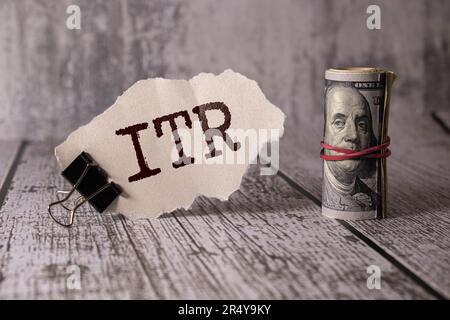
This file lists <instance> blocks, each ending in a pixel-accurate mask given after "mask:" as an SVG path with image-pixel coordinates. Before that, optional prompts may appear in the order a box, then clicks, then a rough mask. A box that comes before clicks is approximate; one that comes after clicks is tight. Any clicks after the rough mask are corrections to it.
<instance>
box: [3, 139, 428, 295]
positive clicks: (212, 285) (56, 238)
mask: <svg viewBox="0 0 450 320" xmlns="http://www.w3.org/2000/svg"><path fill="white" fill-rule="evenodd" d="M257 173H258V172H257V171H255V169H253V170H252V172H250V173H249V175H248V176H247V177H246V178H245V179H244V182H243V186H242V189H241V191H239V192H236V193H235V194H233V195H232V197H231V199H230V201H228V202H220V201H216V200H211V199H205V198H200V199H199V200H198V201H197V202H196V203H195V204H194V206H193V208H192V209H191V210H189V211H186V210H178V211H176V212H174V213H171V214H165V215H163V216H162V217H161V218H159V219H154V220H145V219H144V220H137V221H131V220H127V219H124V218H123V217H121V216H117V215H112V214H108V213H106V214H102V215H99V214H96V213H94V212H92V211H91V210H89V208H84V209H83V210H82V211H81V212H80V214H79V216H78V217H77V220H76V222H75V223H76V224H75V226H74V227H73V228H72V229H64V228H61V227H59V226H58V225H56V224H55V223H53V222H52V221H51V220H50V218H49V217H48V216H47V214H46V205H47V203H48V201H49V199H50V197H51V196H52V194H53V192H54V191H55V190H56V188H57V186H62V185H63V179H62V177H61V176H60V175H59V174H58V170H57V167H56V163H55V161H54V159H53V152H52V149H51V147H50V146H49V145H48V144H31V145H29V146H27V148H26V150H25V152H24V155H23V158H22V160H21V162H20V164H19V167H18V170H17V174H16V176H15V178H14V181H13V182H12V185H11V187H12V189H11V191H10V192H9V193H8V195H7V201H6V204H5V206H4V207H3V208H2V209H1V211H0V243H1V244H2V245H1V246H0V272H1V277H0V279H1V280H0V298H175V299H177V298H205V299H211V298H223V299H225V298H226V299H232V298H234V299H240V298H259V299H264V298H276V299H282V298H283V299H291V298H340V299H347V298H368V299H375V298H389V299H390V298H432V297H431V296H430V295H428V294H427V293H426V292H425V291H424V290H423V289H422V288H420V287H418V286H417V285H416V284H415V283H413V282H412V281H411V280H410V279H409V278H408V277H406V276H405V275H404V274H403V273H401V272H399V270H398V269H397V268H396V267H395V266H393V265H392V264H391V263H389V262H388V261H386V260H385V259H384V258H383V257H382V256H380V255H379V254H377V253H376V252H374V251H373V250H372V249H371V248H369V247H368V246H367V245H366V244H365V243H363V242H361V241H359V240H358V239H357V238H355V237H354V236H353V235H352V234H351V233H350V232H349V231H348V230H347V229H345V228H344V227H342V226H341V225H340V224H339V223H337V222H336V221H333V220H327V219H323V218H322V217H320V213H319V210H318V208H317V206H315V205H314V204H313V203H312V202H311V201H310V200H309V199H307V198H305V197H304V196H303V195H301V194H300V193H298V192H297V191H295V190H294V189H293V188H291V187H289V186H288V185H287V184H286V183H285V182H284V181H283V180H282V179H280V178H279V177H276V176H272V177H268V176H259V175H258V174H257ZM69 265H75V266H78V267H80V268H81V275H82V277H81V290H69V289H68V287H67V285H66V283H67V280H68V277H69V274H68V270H67V266H69ZM369 265H378V266H380V268H381V269H382V270H383V277H382V289H381V290H369V289H368V288H367V286H366V280H367V276H368V274H367V273H366V268H367V267H368V266H369Z"/></svg>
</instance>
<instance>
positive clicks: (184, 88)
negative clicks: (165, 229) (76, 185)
mask: <svg viewBox="0 0 450 320" xmlns="http://www.w3.org/2000/svg"><path fill="white" fill-rule="evenodd" d="M284 120H285V115H284V114H283V112H282V111H281V110H280V109H278V108H277V107H276V106H274V105H273V104H271V103H270V102H269V101H268V100H267V99H266V97H265V96H264V94H263V93H262V91H261V89H260V88H259V86H258V84H257V83H256V82H255V81H253V80H250V79H248V78H246V77H245V76H243V75H241V74H239V73H236V72H233V71H231V70H226V71H224V72H223V73H221V74H220V75H217V76H216V75H214V74H210V73H201V74H199V75H197V76H195V77H193V78H192V79H190V80H189V81H186V80H168V79H162V78H156V79H147V80H141V81H138V82H136V83H135V84H134V85H133V86H131V87H130V88H129V89H128V90H126V91H125V93H123V94H122V95H121V96H120V97H119V98H118V99H117V100H116V102H115V103H114V105H112V106H111V107H110V108H109V109H107V110H106V111H105V112H104V113H102V114H100V115H99V116H97V117H95V118H94V119H93V120H92V121H91V122H90V123H89V124H87V125H85V126H83V127H80V128H78V129H77V130H75V131H74V132H73V133H71V134H70V135H69V137H68V138H67V140H66V141H65V142H63V143H62V144H61V145H59V146H57V147H56V149H55V154H56V158H57V160H58V163H59V165H60V166H61V168H62V169H64V168H66V167H67V166H68V165H69V164H70V163H71V162H72V160H73V159H75V157H76V156H77V155H78V154H80V152H82V151H85V152H87V153H88V154H89V155H90V156H91V157H92V158H93V159H94V160H95V161H96V162H97V163H98V165H99V166H100V167H102V168H103V169H104V170H105V171H106V173H107V174H108V177H109V179H111V180H112V181H114V182H115V183H117V184H119V185H120V187H121V188H122V190H123V193H122V195H121V196H120V197H118V198H117V199H116V200H115V201H114V202H113V203H112V204H111V206H110V207H109V208H108V211H113V212H117V213H121V214H123V215H125V216H126V217H129V218H146V217H157V216H159V215H160V214H162V213H164V212H170V211H173V210H175V209H177V208H185V209H188V208H189V207H190V206H191V205H192V203H193V201H194V200H195V198H196V197H197V196H199V195H205V196H208V197H215V198H219V199H222V200H227V199H228V197H229V196H230V195H231V194H232V193H233V192H234V191H236V190H238V189H239V186H240V184H241V180H242V176H243V175H244V173H245V172H246V170H247V167H248V165H249V164H250V163H255V159H256V158H257V154H258V152H262V150H264V149H265V148H266V143H267V142H271V141H272V142H273V143H272V144H276V142H277V141H278V140H279V139H280V137H281V136H282V135H283V129H284V128H283V124H284ZM266 151H267V150H266ZM276 151H278V149H277V150H276ZM269 153H270V152H269ZM272 153H274V152H273V150H272ZM271 156H274V155H271Z"/></svg>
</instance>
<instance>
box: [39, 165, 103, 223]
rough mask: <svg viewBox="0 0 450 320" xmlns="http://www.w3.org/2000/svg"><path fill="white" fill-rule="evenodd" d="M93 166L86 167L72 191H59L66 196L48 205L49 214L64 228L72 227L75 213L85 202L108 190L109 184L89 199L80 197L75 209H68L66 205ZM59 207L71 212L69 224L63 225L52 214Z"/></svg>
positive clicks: (76, 201)
mask: <svg viewBox="0 0 450 320" xmlns="http://www.w3.org/2000/svg"><path fill="white" fill-rule="evenodd" d="M92 166H93V164H91V163H88V164H87V165H86V168H85V169H84V170H83V173H82V174H81V176H80V177H79V178H78V180H77V182H76V183H75V184H74V186H73V187H72V189H71V190H70V191H62V190H58V191H57V193H65V194H66V196H65V197H64V198H62V199H60V200H58V201H54V202H52V203H50V204H49V205H48V208H47V210H48V214H49V215H50V217H51V218H52V219H53V221H55V222H56V223H57V224H59V225H61V226H63V227H71V226H72V224H73V221H74V217H75V212H76V211H77V210H78V208H79V207H81V206H82V205H83V204H84V203H85V202H87V201H89V200H90V199H92V198H93V197H95V196H96V195H98V194H99V193H100V192H102V191H103V190H105V189H106V188H108V186H109V184H105V185H104V186H103V187H101V188H100V189H98V190H97V191H96V192H94V193H93V194H92V195H90V196H89V197H87V198H84V197H82V196H81V197H78V198H77V200H75V206H74V207H73V209H70V208H68V207H67V206H66V205H64V203H65V202H66V201H67V200H69V198H70V197H71V196H72V194H73V192H74V191H75V190H76V189H77V187H78V186H79V185H80V183H81V182H82V181H83V178H84V177H85V176H86V173H87V172H88V170H89V168H90V167H92ZM56 205H59V206H61V207H62V208H63V209H64V210H66V211H69V222H68V223H62V222H61V221H59V220H58V219H56V218H55V216H54V215H53V213H52V207H53V206H56Z"/></svg>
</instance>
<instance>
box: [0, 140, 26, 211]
mask: <svg viewBox="0 0 450 320" xmlns="http://www.w3.org/2000/svg"><path fill="white" fill-rule="evenodd" d="M20 145H21V143H20V142H19V141H0V150H1V151H0V207H1V206H2V203H3V199H4V197H5V195H6V193H7V191H8V190H7V188H8V186H7V185H6V186H4V183H5V180H6V179H7V177H8V174H9V171H10V168H11V166H12V164H13V162H14V159H15V158H16V156H17V153H18V152H19V148H20Z"/></svg>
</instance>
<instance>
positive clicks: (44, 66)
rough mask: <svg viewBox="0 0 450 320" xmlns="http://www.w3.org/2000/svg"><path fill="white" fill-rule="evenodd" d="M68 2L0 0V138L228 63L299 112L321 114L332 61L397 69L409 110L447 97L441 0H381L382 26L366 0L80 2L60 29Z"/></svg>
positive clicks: (31, 133) (48, 133)
mask: <svg viewBox="0 0 450 320" xmlns="http://www.w3.org/2000/svg"><path fill="white" fill-rule="evenodd" d="M72 4H74V1H72V0H64V1H52V0H41V1H14V0H2V1H0V21H2V28H1V29H0V70H2V73H1V74H0V87H2V88H5V90H2V92H0V103H2V108H0V123H1V126H0V134H1V135H2V136H3V137H4V138H17V137H18V138H23V137H26V138H28V139H32V140H34V139H41V140H44V139H47V138H58V139H63V138H64V137H66V136H67V135H68V134H69V133H70V132H71V131H73V130H74V129H76V128H77V127H79V126H80V125H82V124H85V123H86V122H88V121H89V120H90V119H91V118H92V117H93V116H95V115H97V114H99V113H101V112H102V111H104V110H105V108H107V107H108V106H110V105H111V104H112V103H113V102H114V101H115V99H116V97H117V96H119V95H120V94H122V92H123V90H125V89H126V88H128V87H129V86H130V85H131V84H132V83H134V82H135V81H137V80H140V79H145V78H147V77H170V78H177V79H180V78H190V77H191V76H193V75H195V74H197V73H199V72H215V73H218V72H222V71H223V70H224V69H227V68H232V69H235V70H236V71H239V72H241V73H243V74H245V75H246V76H248V77H250V78H252V79H255V80H256V81H258V83H259V84H260V85H261V88H262V89H263V91H264V93H265V94H266V96H267V97H268V98H269V99H270V100H271V101H272V102H273V103H274V104H275V105H278V106H281V107H282V108H283V110H284V111H285V113H286V114H288V115H289V116H290V117H292V118H296V119H299V118H302V117H303V116H304V114H305V113H307V114H308V116H309V117H314V118H315V119H320V117H321V110H318V109H319V108H317V106H320V105H322V102H321V95H320V93H321V92H322V90H323V71H324V70H325V69H326V68H329V67H339V66H347V65H380V66H385V67H386V68H391V69H393V70H395V71H396V72H398V73H399V75H401V78H402V81H401V82H399V83H398V84H397V86H398V88H399V93H398V99H401V100H402V101H404V102H405V104H407V103H409V108H410V109H412V110H414V111H418V110H430V109H435V108H436V107H438V106H442V105H445V104H446V103H447V101H448V92H449V90H448V89H447V88H448V83H449V81H448V77H447V74H446V73H445V72H443V70H447V69H448V50H449V49H448V48H450V46H449V45H448V34H449V32H448V23H447V17H448V16H449V11H450V9H449V8H450V7H449V5H448V0H434V1H432V2H426V1H423V0H396V1H389V0H378V1H377V4H378V5H380V7H381V10H382V28H381V29H380V30H368V29H367V28H366V19H367V17H368V15H367V13H366V9H367V7H368V6H369V5H371V4H373V1H371V0H364V1H362V0H360V1H353V0H341V1H329V0H302V1H292V0H282V1H280V0H279V1H271V0H246V1H220V0H215V1H207V2H205V1H203V0H191V1H184V0H173V1H161V0H157V1H148V0H134V1H126V0H122V1H120V0H107V1H106V0H97V1H90V0H77V1H76V4H77V5H79V6H80V8H81V30H68V29H67V28H66V27H65V23H66V19H67V18H68V16H69V15H68V14H66V8H67V6H68V5H72ZM237 34H238V35H239V36H237ZM399 35H401V36H399ZM380 48H382V49H380ZM424 96H425V97H426V99H423V97H424ZM411 101H414V103H411ZM299 105H302V108H301V110H300V108H299ZM30 106H33V108H30ZM30 127H32V128H33V130H28V128H30Z"/></svg>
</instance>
